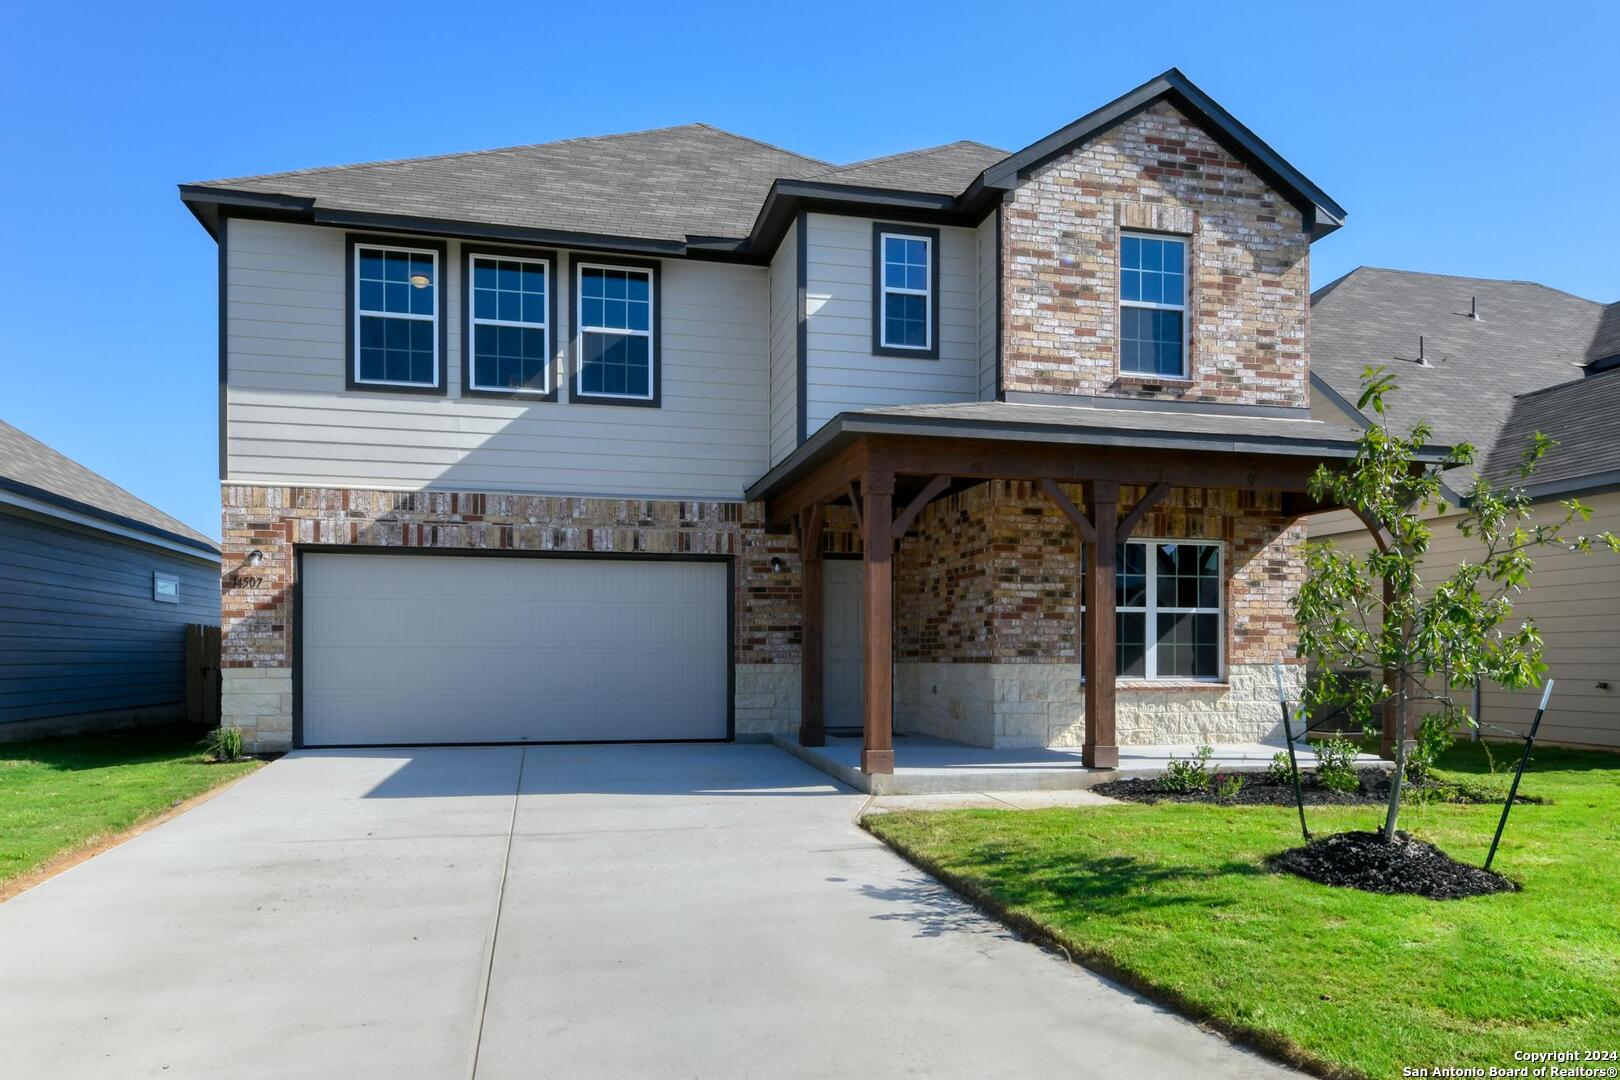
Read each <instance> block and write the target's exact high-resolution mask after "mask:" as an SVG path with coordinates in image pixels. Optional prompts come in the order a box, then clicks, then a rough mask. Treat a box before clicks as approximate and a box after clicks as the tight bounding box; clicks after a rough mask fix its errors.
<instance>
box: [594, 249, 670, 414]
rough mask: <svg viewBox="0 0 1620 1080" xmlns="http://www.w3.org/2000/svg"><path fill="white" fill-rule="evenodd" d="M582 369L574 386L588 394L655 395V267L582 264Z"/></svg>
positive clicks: (644, 398)
mask: <svg viewBox="0 0 1620 1080" xmlns="http://www.w3.org/2000/svg"><path fill="white" fill-rule="evenodd" d="M575 291H576V293H577V294H578V296H579V301H578V319H579V370H578V373H577V376H576V379H575V384H574V392H575V394H576V395H578V396H580V397H587V398H618V399H622V400H627V401H653V400H654V387H655V386H656V383H657V380H656V378H655V376H654V365H655V364H656V358H657V342H656V341H654V338H653V321H654V320H653V304H654V303H656V302H657V300H656V297H654V296H653V273H652V271H651V270H649V269H641V268H637V267H624V266H595V265H592V264H589V263H582V264H580V266H579V275H578V280H577V281H576V282H575Z"/></svg>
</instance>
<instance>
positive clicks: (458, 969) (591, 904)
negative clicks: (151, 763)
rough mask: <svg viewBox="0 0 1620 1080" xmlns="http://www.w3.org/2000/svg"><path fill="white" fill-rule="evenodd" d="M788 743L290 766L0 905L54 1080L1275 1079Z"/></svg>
mask: <svg viewBox="0 0 1620 1080" xmlns="http://www.w3.org/2000/svg"><path fill="white" fill-rule="evenodd" d="M864 801H865V797H864V796H861V795H857V794H855V793H853V792H851V791H849V790H848V789H846V788H842V787H838V786H835V785H834V784H832V783H831V782H830V781H829V780H828V778H827V777H825V776H823V775H822V774H820V773H818V772H815V771H813V770H811V769H810V768H808V767H807V766H805V765H802V764H801V763H799V762H798V761H796V760H794V759H793V758H791V757H789V756H788V755H787V754H785V753H783V752H781V751H780V750H777V749H775V748H773V747H768V746H746V745H737V746H723V745H720V746H708V745H704V746H664V747H652V746H624V747H618V746H615V747H607V746H602V747H584V746H581V747H534V748H529V749H527V750H523V749H518V748H489V749H426V750H398V751H374V752H356V751H325V752H308V753H298V754H293V755H291V756H289V757H287V758H284V759H282V760H280V761H277V762H275V763H274V764H272V765H270V766H268V767H267V768H265V769H263V770H261V771H260V772H258V773H256V774H255V775H253V776H252V777H250V778H248V779H247V780H245V781H243V782H242V783H240V784H238V785H237V786H235V787H233V788H231V789H230V790H228V791H226V792H225V793H223V794H222V795H220V796H219V797H217V798H215V799H213V800H211V801H209V802H207V803H205V804H203V805H202V806H199V807H197V808H196V809H194V810H192V811H190V812H189V813H187V814H184V815H182V816H181V817H179V818H177V819H175V820H174V821H172V822H170V823H168V824H165V825H163V826H161V827H160V828H157V829H154V830H152V831H151V832H149V833H147V834H145V835H143V836H141V837H139V838H137V839H136V840H134V841H132V842H130V843H128V844H126V845H124V846H122V847H120V848H117V849H115V850H113V851H111V852H108V853H107V854H105V855H102V856H100V857H98V858H95V859H93V860H91V861H89V862H87V863H85V864H83V865H81V866H79V867H77V868H75V869H73V870H70V871H68V872H66V873H64V874H62V875H61V876H59V877H57V878H54V879H52V880H50V881H48V882H46V883H44V884H42V885H40V886H39V887H37V888H35V889H33V890H31V891H30V892H27V893H24V894H22V895H21V896H18V897H16V898H15V899H13V900H11V901H9V902H7V903H4V904H0V1001H3V1002H4V1007H3V1008H0V1062H3V1065H0V1071H3V1072H4V1074H5V1075H6V1076H7V1077H15V1078H17V1080H25V1078H34V1077H66V1076H72V1077H118V1078H120V1080H122V1078H127V1077H144V1076H163V1077H169V1078H174V1077H208V1078H221V1077H275V1078H277V1080H282V1078H286V1077H322V1076H331V1077H346V1078H353V1077H371V1076H376V1077H388V1078H393V1080H400V1078H407V1077H427V1078H440V1077H467V1076H474V1075H476V1076H478V1077H546V1076H550V1077H569V1078H572V1077H620V1076H649V1077H746V1076H760V1077H840V1078H842V1077H847V1076H851V1075H868V1076H897V1075H914V1076H931V1077H946V1076H962V1077H987V1076H1042V1077H1044V1076H1108V1077H1119V1076H1193V1075H1196V1076H1233V1077H1238V1076H1242V1077H1255V1076H1265V1075H1272V1074H1275V1075H1285V1073H1284V1071H1283V1070H1281V1069H1278V1068H1276V1067H1275V1066H1272V1065H1270V1064H1269V1063H1267V1062H1265V1061H1263V1060H1261V1059H1259V1058H1256V1057H1255V1056H1253V1055H1251V1054H1248V1053H1246V1052H1244V1051H1241V1050H1238V1049H1236V1048H1234V1047H1232V1046H1230V1045H1229V1044H1227V1043H1226V1042H1224V1041H1222V1040H1221V1039H1219V1038H1217V1037H1215V1036H1212V1035H1210V1034H1208V1033H1206V1032H1204V1031H1201V1030H1199V1029H1198V1028H1197V1027H1195V1026H1193V1025H1191V1024H1188V1023H1186V1022H1184V1021H1182V1020H1179V1019H1177V1018H1175V1017H1173V1016H1171V1015H1169V1014H1167V1013H1165V1012H1163V1011H1162V1010H1160V1009H1158V1008H1156V1007H1154V1006H1152V1005H1150V1004H1148V1003H1146V1002H1143V1001H1141V1000H1140V999H1138V998H1136V997H1134V996H1132V995H1131V994H1130V993H1128V992H1126V991H1122V990H1120V989H1118V988H1116V987H1114V986H1112V985H1110V984H1108V983H1106V982H1104V981H1102V980H1101V979H1098V978H1097V977H1095V976H1093V975H1091V974H1089V973H1088V972H1086V971H1084V970H1082V969H1080V968H1077V967H1073V966H1071V965H1069V964H1066V963H1063V962H1061V961H1059V960H1057V959H1054V958H1053V957H1051V956H1049V955H1047V954H1045V953H1043V952H1041V951H1039V950H1038V949H1036V948H1034V947H1032V946H1030V945H1027V944H1025V943H1023V942H1020V941H1017V940H1016V939H1014V938H1012V937H1011V936H1010V935H1008V934H1007V933H1006V932H1004V931H1003V930H1001V929H1000V928H999V927H998V926H996V925H994V924H992V923H990V922H988V921H986V920H984V919H982V918H980V917H979V916H978V915H976V914H975V913H974V912H973V911H972V910H970V909H969V908H967V907H966V906H965V905H963V904H962V903H960V902H959V901H957V900H956V899H954V898H953V897H952V896H951V895H950V894H949V893H947V892H946V891H945V890H944V889H942V888H941V887H939V886H938V885H936V884H934V883H933V882H932V881H931V880H930V879H928V878H926V877H925V876H923V875H921V874H919V873H918V872H917V871H915V870H913V869H912V868H910V867H909V866H908V865H906V864H905V863H904V862H902V861H901V860H900V859H898V858H896V857H895V856H893V855H892V854H890V853H889V852H888V851H887V850H885V849H884V848H883V847H882V846H881V845H880V844H878V843H877V842H876V841H875V840H873V839H871V838H870V837H869V836H867V835H866V834H865V833H863V832H861V831H860V830H859V829H858V828H857V827H856V826H855V825H854V823H853V819H854V817H855V816H856V814H857V813H858V812H859V810H860V809H861V807H862V805H863V803H864Z"/></svg>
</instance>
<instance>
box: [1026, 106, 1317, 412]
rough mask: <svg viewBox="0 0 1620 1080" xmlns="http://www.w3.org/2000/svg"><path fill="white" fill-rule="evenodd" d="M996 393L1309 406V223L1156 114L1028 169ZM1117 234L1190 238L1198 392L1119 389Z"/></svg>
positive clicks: (1154, 382) (1131, 385) (1190, 128)
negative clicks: (1132, 232) (1130, 232)
mask: <svg viewBox="0 0 1620 1080" xmlns="http://www.w3.org/2000/svg"><path fill="white" fill-rule="evenodd" d="M1003 213H1004V214H1005V220H1004V225H1003V240H1002V243H1003V251H1002V269H1003V274H1004V284H1003V292H1004V296H1005V299H1006V305H1007V306H1006V313H1005V334H1004V340H1003V346H1002V347H1003V351H1004V359H1003V364H1004V367H1005V370H1004V371H1003V374H1002V385H1003V388H1004V389H1006V390H1007V391H1009V392H1035V393H1059V394H1081V395H1109V396H1122V397H1154V398H1168V399H1172V400H1182V401H1211V402H1219V403H1225V404H1246V405H1280V406H1289V407H1297V408H1304V407H1305V406H1307V405H1308V404H1309V393H1308V390H1307V375H1308V365H1307V360H1306V309H1307V306H1308V301H1309V292H1310V284H1309V276H1310V275H1309V262H1310V242H1309V238H1308V237H1307V236H1306V233H1305V229H1304V219H1303V217H1302V216H1301V214H1300V212H1299V211H1298V210H1297V209H1296V208H1295V207H1294V206H1293V205H1291V204H1290V203H1289V202H1288V200H1287V199H1286V198H1284V197H1283V195H1282V194H1281V193H1280V192H1278V191H1276V190H1275V189H1274V188H1272V187H1270V186H1269V185H1267V184H1266V182H1265V181H1263V180H1262V179H1261V178H1260V177H1259V176H1257V175H1256V174H1255V173H1254V172H1253V171H1252V170H1251V169H1250V168H1249V167H1248V166H1247V165H1245V164H1243V163H1242V162H1241V161H1238V160H1237V159H1235V158H1234V157H1233V156H1232V155H1231V154H1230V153H1228V152H1227V151H1226V150H1225V149H1223V148H1222V147H1221V145H1220V144H1219V143H1217V142H1216V141H1215V140H1214V139H1212V138H1210V137H1209V136H1208V135H1207V134H1205V133H1204V132H1203V130H1202V129H1201V128H1199V127H1198V126H1197V125H1196V124H1194V123H1192V122H1191V121H1189V120H1188V119H1187V118H1186V117H1184V116H1183V115H1182V114H1181V113H1180V112H1178V111H1177V110H1176V109H1175V108H1174V107H1173V106H1171V105H1169V104H1168V103H1165V102H1159V103H1158V104H1156V105H1154V106H1152V107H1151V108H1149V109H1147V110H1145V111H1143V112H1141V113H1138V114H1136V115H1135V116H1132V117H1131V118H1130V119H1128V120H1125V121H1122V122H1121V123H1120V124H1119V125H1117V126H1116V127H1113V128H1111V129H1109V130H1108V131H1106V132H1104V133H1103V134H1102V135H1100V136H1098V137H1097V138H1095V139H1094V140H1092V141H1091V142H1089V143H1087V144H1085V145H1083V146H1081V147H1079V148H1078V149H1076V150H1074V151H1072V152H1071V153H1069V154H1067V155H1064V156H1061V157H1058V158H1056V159H1055V160H1053V161H1050V162H1048V163H1046V164H1044V165H1041V166H1039V167H1037V168H1034V169H1033V170H1032V171H1031V173H1030V175H1029V177H1028V179H1027V180H1025V181H1024V182H1023V183H1021V184H1020V185H1019V186H1018V187H1017V188H1016V189H1015V190H1014V191H1013V192H1012V193H1011V194H1010V196H1009V198H1008V201H1007V202H1006V204H1005V205H1004V206H1003ZM1121 229H1126V230H1138V231H1147V232H1160V233H1172V234H1179V235H1182V236H1187V237H1190V238H1191V239H1190V245H1191V251H1190V253H1189V262H1190V263H1191V267H1190V271H1191V272H1190V275H1189V276H1188V278H1187V284H1188V293H1189V295H1188V297H1187V300H1188V316H1189V326H1190V329H1191V336H1190V349H1189V357H1188V360H1189V374H1190V378H1188V379H1187V380H1184V381H1178V380H1167V379H1164V378H1155V377H1143V376H1128V375H1121V373H1120V370H1119V314H1118V300H1119V258H1118V252H1119V234H1120V231H1121Z"/></svg>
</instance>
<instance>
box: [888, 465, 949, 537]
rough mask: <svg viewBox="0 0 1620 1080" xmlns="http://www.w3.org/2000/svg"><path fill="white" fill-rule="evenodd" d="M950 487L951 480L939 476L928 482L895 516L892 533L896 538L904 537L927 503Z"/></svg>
mask: <svg viewBox="0 0 1620 1080" xmlns="http://www.w3.org/2000/svg"><path fill="white" fill-rule="evenodd" d="M950 486H951V478H950V477H948V476H944V475H940V476H936V477H934V478H933V479H932V480H930V481H928V485H927V486H926V487H924V488H923V489H922V491H921V492H919V493H918V495H917V497H916V498H915V499H912V500H911V502H910V503H908V504H907V505H906V508H905V509H904V510H902V511H900V513H899V514H897V515H896V516H895V519H894V528H893V530H892V531H893V533H894V535H895V537H896V538H899V537H902V536H905V535H906V531H907V530H908V529H910V528H911V525H912V523H913V522H915V521H916V520H917V515H919V514H921V513H922V512H923V510H924V509H925V508H926V507H927V506H928V504H929V503H931V502H933V501H934V500H935V499H937V498H939V493H940V492H942V491H944V490H945V489H946V488H948V487H950Z"/></svg>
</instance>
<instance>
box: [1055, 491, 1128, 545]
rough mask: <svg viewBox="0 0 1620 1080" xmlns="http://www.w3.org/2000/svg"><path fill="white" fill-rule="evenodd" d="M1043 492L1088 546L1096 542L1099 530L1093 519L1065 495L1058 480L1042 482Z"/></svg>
mask: <svg viewBox="0 0 1620 1080" xmlns="http://www.w3.org/2000/svg"><path fill="white" fill-rule="evenodd" d="M1114 487H1115V489H1116V490H1117V489H1118V487H1119V485H1118V484H1115V485H1114ZM1041 491H1043V492H1045V493H1046V497H1047V498H1048V499H1050V500H1051V501H1052V505H1053V506H1056V507H1057V508H1058V509H1059V510H1061V511H1063V516H1064V517H1066V518H1068V519H1069V522H1070V524H1072V525H1073V526H1074V527H1075V529H1076V531H1078V532H1079V533H1080V539H1081V540H1084V541H1085V542H1086V543H1088V544H1091V543H1095V542H1096V540H1097V529H1096V527H1095V526H1094V525H1092V523H1091V519H1090V518H1088V517H1086V515H1085V514H1082V513H1081V512H1080V508H1079V507H1078V506H1076V505H1074V503H1073V502H1071V501H1070V500H1069V497H1068V496H1067V495H1065V494H1063V489H1062V488H1060V487H1058V485H1057V481H1056V480H1042V481H1041Z"/></svg>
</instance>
